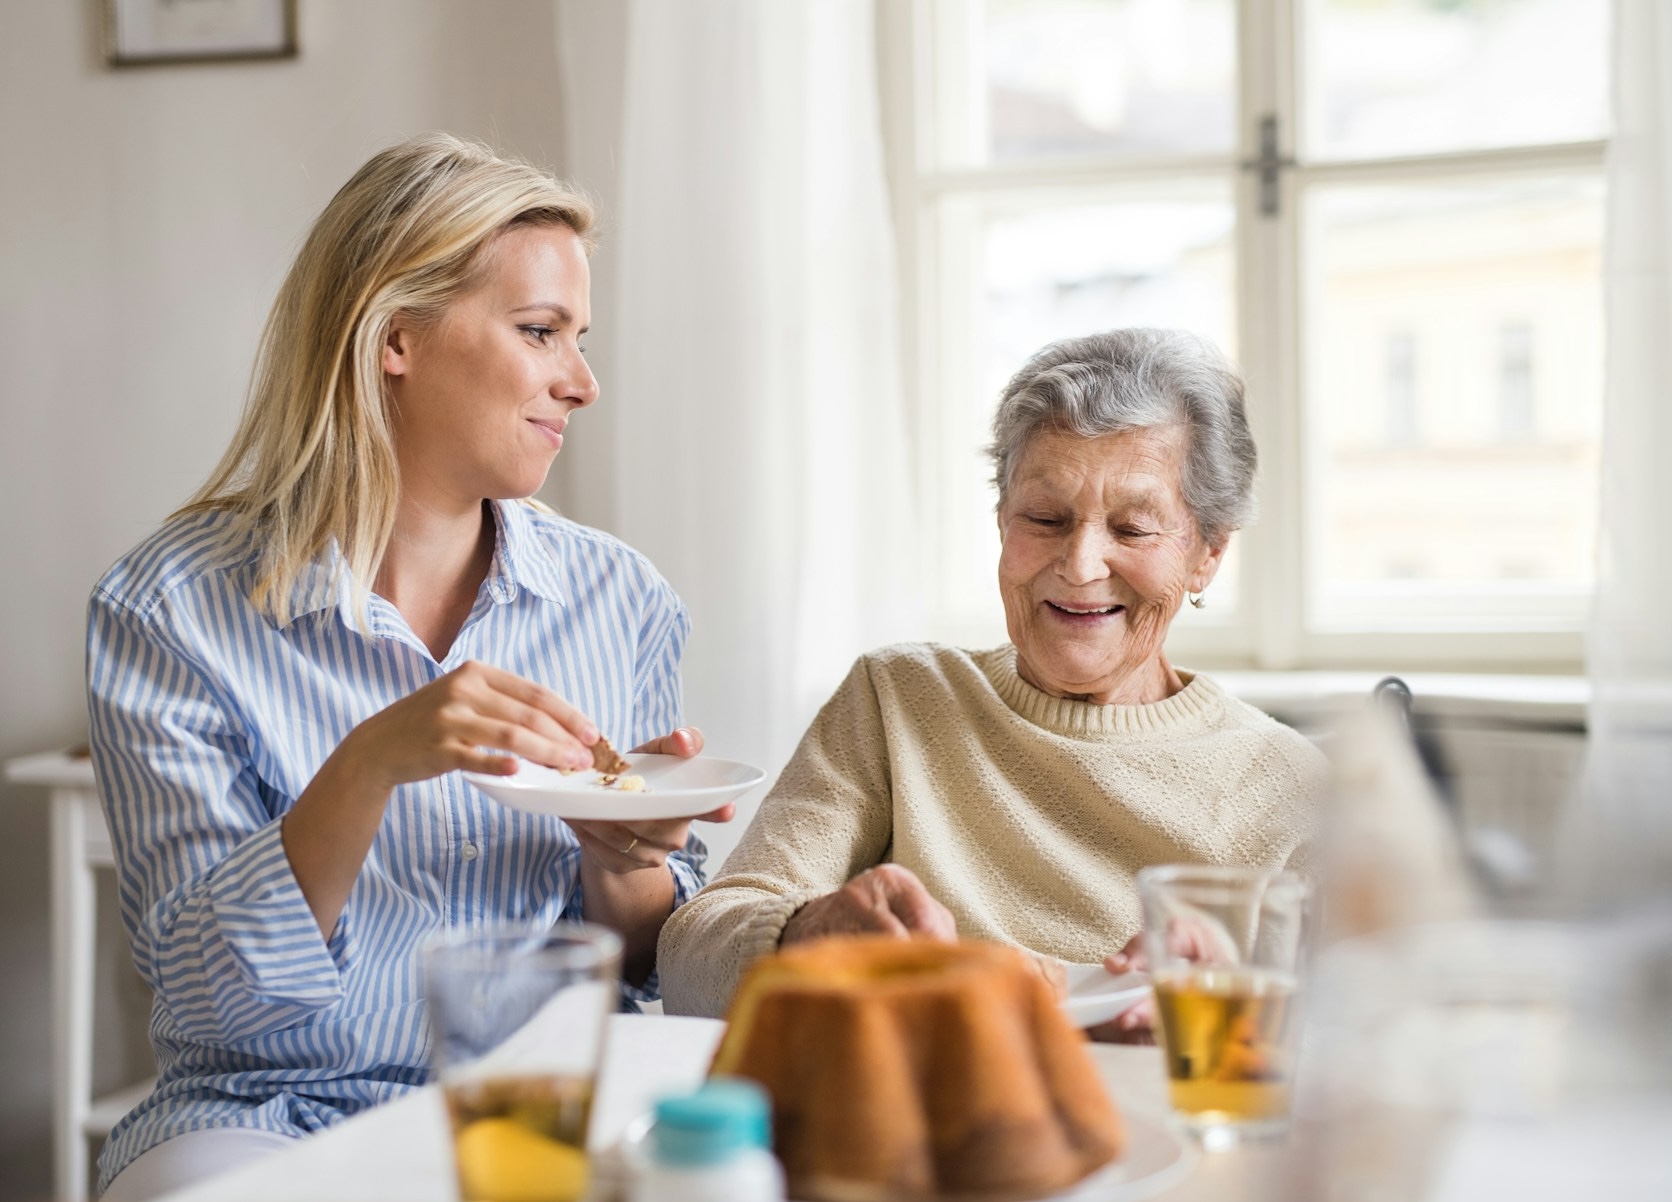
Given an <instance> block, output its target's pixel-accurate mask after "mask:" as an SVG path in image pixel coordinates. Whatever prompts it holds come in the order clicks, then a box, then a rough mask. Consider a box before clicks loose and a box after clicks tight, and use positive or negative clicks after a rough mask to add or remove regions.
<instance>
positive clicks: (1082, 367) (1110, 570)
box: [658, 330, 1323, 1014]
mask: <svg viewBox="0 0 1672 1202" xmlns="http://www.w3.org/2000/svg"><path fill="white" fill-rule="evenodd" d="M993 433H994V440H993V444H992V447H991V448H990V453H991V456H992V460H993V465H994V468H995V477H994V478H995V483H996V484H997V486H998V524H999V535H1000V539H1001V542H1002V546H1003V550H1002V553H1001V555H1000V557H999V572H998V577H999V592H1000V596H1001V598H1002V599H1003V602H1004V611H1005V618H1006V622H1007V625H1008V629H1009V634H1010V643H1009V644H1007V645H1005V646H1001V647H997V648H995V649H993V650H989V651H973V652H972V651H963V650H959V649H957V648H952V647H943V646H935V645H932V644H916V645H903V646H896V647H888V648H885V649H883V650H881V651H877V652H874V653H872V654H870V655H866V656H864V657H862V658H861V659H860V660H859V662H858V663H857V664H855V665H854V668H853V670H852V671H851V672H850V673H849V674H848V677H847V679H846V680H845V681H844V682H843V683H842V685H841V687H840V688H839V689H838V690H837V692H836V695H835V696H834V697H832V698H831V699H830V701H829V702H828V703H827V704H826V705H825V707H824V709H823V710H822V711H821V712H820V714H819V715H818V717H817V719H816V720H815V721H814V723H813V725H812V728H811V729H810V730H809V731H808V732H807V734H806V736H805V737H804V738H803V740H802V742H801V746H800V747H799V749H798V750H797V751H796V753H795V756H794V757H793V758H792V759H791V761H790V763H789V765H788V766H787V767H786V768H785V770H784V773H783V775H782V776H781V777H780V778H779V780H778V783H777V785H776V786H775V787H774V788H773V790H772V792H771V793H770V794H769V795H768V796H767V798H766V800H765V802H764V803H763V804H762V806H761V811H760V813H759V815H758V816H757V817H756V819H755V821H754V823H753V825H751V827H750V828H749V830H748V831H747V832H746V834H745V835H744V837H743V840H742V842H741V843H740V844H739V846H738V848H737V850H736V851H735V852H734V853H733V854H732V856H731V858H730V859H729V860H727V862H726V865H725V868H724V870H723V872H722V873H721V874H720V875H719V876H717V877H716V878H715V880H714V881H713V883H712V884H710V885H709V886H708V887H707V888H706V889H704V890H703V891H702V892H701V893H699V894H698V895H697V896H696V897H695V898H694V899H693V900H692V901H691V902H690V903H689V904H687V905H686V906H684V907H683V908H682V909H680V910H679V911H678V912H676V913H675V914H674V916H673V917H672V918H671V919H669V921H668V923H667V925H666V926H665V927H664V928H663V930H662V936H661V940H660V944H659V959H658V964H659V970H660V973H661V977H662V987H663V991H664V998H665V1003H666V1006H667V1008H668V1010H669V1011H671V1012H676V1013H688V1014H720V1013H722V1012H723V1011H724V1010H725V1008H726V1005H727V1003H728V1001H729V1000H730V998H731V995H732V992H733V989H734V988H735V985H736V982H737V980H738V976H739V974H740V973H741V972H742V970H743V969H744V968H745V967H746V966H747V965H748V964H749V963H750V961H752V960H753V959H754V958H755V957H757V956H759V955H761V954H762V953H764V952H769V951H772V950H773V949H775V948H777V947H778V946H780V945H782V944H787V943H793V942H795V941H797V940H802V939H808V938H812V937H815V936H819V935H827V934H833V933H838V932H859V931H881V932H892V933H895V934H900V935H906V934H911V933H925V934H928V935H932V936H938V937H943V938H950V937H953V936H954V935H957V936H963V937H974V938H981V939H994V940H1000V941H1003V942H1006V943H1011V944H1017V945H1020V946H1022V947H1025V948H1028V949H1030V950H1032V951H1033V952H1036V953H1038V954H1040V955H1042V956H1045V957H1049V958H1054V959H1057V960H1061V961H1067V962H1071V963H1099V962H1102V961H1104V960H1105V958H1106V957H1107V956H1109V953H1111V952H1115V951H1116V949H1121V948H1123V947H1126V946H1127V945H1128V943H1129V941H1130V940H1131V939H1133V937H1134V936H1135V935H1136V934H1137V932H1138V930H1139V926H1140V918H1139V908H1138V897H1137V889H1136V883H1135V882H1136V876H1137V873H1138V870H1139V869H1140V868H1143V867H1144V866H1145V865H1148V864H1159V863H1176V862H1187V863H1201V864H1238V865H1256V866H1261V867H1269V868H1278V867H1281V866H1283V865H1284V864H1285V863H1286V862H1287V861H1288V860H1289V858H1290V856H1291V855H1292V854H1293V853H1294V852H1295V850H1296V848H1297V847H1298V846H1299V845H1300V844H1301V842H1302V841H1303V840H1304V839H1305V838H1306V836H1307V833H1308V822H1307V802H1308V800H1309V798H1310V797H1311V796H1312V795H1313V794H1314V793H1315V792H1316V788H1317V786H1318V784H1319V782H1320V779H1321V774H1322V771H1323V759H1322V757H1321V756H1320V755H1319V754H1318V752H1317V751H1316V750H1314V749H1313V748H1312V746H1311V745H1310V744H1309V743H1307V742H1306V740H1304V739H1303V738H1301V737H1300V736H1299V735H1298V734H1296V733H1295V732H1294V731H1292V730H1290V729H1288V728H1287V727H1285V726H1283V725H1281V724H1279V723H1278V722H1276V721H1274V720H1273V719H1271V718H1269V717H1267V716H1266V715H1265V714H1262V713H1260V712H1259V711H1258V710H1255V709H1253V708H1251V707H1250V706H1248V705H1245V704H1243V703H1242V702H1240V701H1238V700H1236V699H1235V698H1234V697H1232V696H1230V695H1229V694H1228V693H1226V692H1225V690H1224V689H1222V688H1220V687H1219V686H1218V685H1216V684H1215V683H1214V682H1213V681H1212V680H1210V679H1208V678H1207V677H1205V676H1202V675H1199V674H1194V673H1190V672H1185V671H1180V670H1179V669H1177V668H1175V667H1174V666H1173V665H1172V663H1170V662H1169V661H1168V658H1167V656H1166V653H1165V652H1164V650H1163V644H1164V641H1165V639H1166V636H1167V630H1168V627H1169V625H1170V624H1171V622H1172V620H1173V616H1174V615H1175V614H1176V613H1177V612H1178V610H1179V606H1180V604H1181V603H1182V602H1183V601H1184V599H1185V597H1186V595H1187V594H1189V595H1191V599H1192V602H1193V603H1194V604H1198V605H1200V604H1201V600H1202V598H1201V595H1202V593H1203V592H1204V591H1205V590H1206V589H1207V587H1208V585H1209V584H1210V583H1211V581H1212V580H1213V577H1214V573H1215V572H1216V571H1217V570H1218V568H1219V565H1220V563H1221V561H1222V559H1223V556H1224V553H1225V547H1226V544H1227V541H1228V540H1229V538H1230V535H1231V532H1232V531H1233V530H1234V529H1236V528H1237V527H1238V526H1239V525H1240V524H1241V523H1242V522H1243V520H1244V519H1245V518H1246V517H1247V515H1248V513H1249V511H1250V508H1251V489H1252V484H1253V479H1254V463H1255V453H1254V443H1253V440H1252V438H1251V437H1250V435H1249V431H1248V423H1247V420H1246V418H1245V417H1244V414H1243V400H1242V385H1241V382H1240V380H1239V379H1238V378H1237V376H1236V375H1235V373H1234V372H1233V371H1232V370H1231V369H1230V367H1229V366H1228V365H1227V364H1226V363H1225V362H1224V361H1223V359H1222V358H1221V357H1220V356H1219V355H1218V353H1217V352H1215V351H1214V350H1213V349H1212V347H1211V346H1209V345H1208V344H1207V343H1205V342H1203V341H1201V340H1199V339H1197V338H1194V337H1192V336H1189V335H1186V334H1182V333H1177V332H1172V331H1164V330H1116V331H1112V332H1109V333H1104V334H1096V335H1092V336H1089V337H1084V338H1073V339H1068V340H1065V341H1062V342H1059V343H1055V344H1053V345H1051V346H1049V347H1046V348H1045V349H1044V350H1043V351H1041V352H1040V353H1039V354H1037V355H1035V356H1034V357H1033V359H1031V360H1030V361H1029V362H1028V363H1027V365H1026V366H1024V367H1023V368H1022V370H1021V371H1020V372H1018V373H1017V374H1016V376H1015V378H1014V379H1012V380H1011V381H1010V384H1009V385H1008V386H1007V387H1006V389H1005V391H1004V394H1003V396H1002V397H1001V399H1000V401H999V406H998V412H997V415H996V416H995V418H994V422H993ZM1122 963H1123V960H1122V959H1121V957H1120V956H1117V957H1115V958H1114V964H1113V965H1112V966H1113V967H1120V966H1121V965H1122Z"/></svg>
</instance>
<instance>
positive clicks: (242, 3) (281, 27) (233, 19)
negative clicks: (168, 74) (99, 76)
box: [101, 0, 297, 67]
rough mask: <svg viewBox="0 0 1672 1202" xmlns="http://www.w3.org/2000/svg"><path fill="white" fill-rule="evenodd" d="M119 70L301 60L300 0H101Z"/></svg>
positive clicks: (109, 57)
mask: <svg viewBox="0 0 1672 1202" xmlns="http://www.w3.org/2000/svg"><path fill="white" fill-rule="evenodd" d="M101 3H102V6H103V10H104V47H105V60H106V61H107V62H108V63H109V64H110V65H111V66H113V67H148V66H159V65H163V64H168V63H206V62H227V61H231V60H238V59H264V58H265V59H275V58H295V57H296V54H297V45H296V0H101Z"/></svg>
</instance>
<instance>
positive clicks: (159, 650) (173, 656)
mask: <svg viewBox="0 0 1672 1202" xmlns="http://www.w3.org/2000/svg"><path fill="white" fill-rule="evenodd" d="M87 664H88V707H89V718H90V736H91V737H90V742H91V746H92V752H93V765H94V772H95V774H96V776H97V778H98V782H99V792H100V797H101V800H102V802H103V805H104V810H105V816H106V819H107V821H108V822H109V825H110V832H111V842H112V847H113V849H114V852H115V858H116V867H117V875H118V890H119V895H120V901H121V909H122V919H123V923H124V924H125V926H126V927H127V930H128V934H129V937H130V939H131V940H132V944H133V949H134V961H135V964H136V966H137V967H138V969H139V971H140V974H141V975H142V976H143V977H144V978H145V980H146V981H147V982H148V983H149V984H150V986H151V988H152V989H153V990H154V991H155V993H156V994H157V996H158V998H159V999H160V1000H161V1002H162V1004H163V1005H164V1006H165V1007H166V1008H167V1010H168V1012H169V1014H170V1015H171V1017H172V1018H173V1019H174V1021H175V1023H176V1024H177V1025H178V1027H179V1029H180V1032H181V1034H182V1035H184V1036H185V1037H186V1038H188V1039H192V1040H194V1041H197V1042H201V1043H208V1044H227V1043H231V1042H234V1041H239V1040H244V1039H248V1038H251V1037H255V1036H260V1035H265V1034H269V1033H271V1032H274V1031H279V1030H283V1029H286V1028H288V1027H293V1026H297V1025H300V1024H301V1023H303V1022H306V1021H307V1020H308V1019H310V1018H311V1017H312V1016H314V1015H315V1014H317V1013H318V1012H319V1011H320V1010H322V1009H324V1008H326V1007H329V1006H331V1005H333V1004H335V1003H336V1002H337V1001H338V1000H339V999H340V998H341V997H342V992H343V984H342V975H343V972H344V971H345V969H346V968H347V966H348V963H349V958H350V954H351V942H352V941H351V938H350V930H351V924H352V915H351V914H349V913H348V912H346V911H345V913H344V916H343V918H342V919H341V920H340V921H339V922H338V924H337V927H336V929H335V931H334V932H333V933H332V937H331V938H330V940H329V941H327V940H326V939H324V938H322V937H321V935H320V931H319V927H318V924H317V923H316V921H315V919H314V916H313V912H312V911H311V910H310V909H309V908H308V904H307V900H306V899H305V898H304V897H303V895H302V890H301V887H300V886H299V885H298V884H297V881H296V877H295V874H294V873H293V872H292V871H291V867H290V862H289V859H288V858H287V857H286V855H285V850H284V843H283V837H282V833H283V832H282V827H283V817H282V812H276V811H278V810H279V809H280V806H279V803H277V802H276V801H275V802H269V800H268V799H266V798H265V797H264V794H263V790H262V789H261V788H260V786H259V784H258V780H257V775H256V772H255V769H254V767H253V765H252V763H251V758H250V752H249V749H248V747H247V746H246V745H245V739H244V737H243V735H242V734H241V732H240V731H239V730H238V728H237V725H236V723H235V722H234V721H233V720H232V718H231V716H230V715H229V713H228V706H227V703H225V702H224V701H223V700H222V699H221V698H219V697H218V696H217V695H216V692H215V690H214V689H213V687H212V686H211V685H210V683H209V681H208V680H207V679H206V677H205V674H204V673H203V671H202V670H201V668H200V666H199V664H198V663H197V662H195V660H194V657H193V655H192V654H191V652H190V650H189V648H188V647H187V646H186V645H185V643H184V641H183V640H182V639H181V637H180V636H179V634H178V633H177V632H175V631H172V630H170V629H168V628H167V627H166V624H165V623H163V622H161V621H159V620H156V619H155V618H152V619H147V618H143V617H141V616H140V615H138V614H136V613H134V612H133V611H131V610H130V609H128V608H127V607H125V606H124V605H123V604H121V603H120V602H118V601H116V600H114V599H112V598H109V597H105V596H102V595H100V594H98V593H95V595H94V597H93V601H92V604H91V606H90V610H89V618H88V650H87ZM284 808H288V807H284Z"/></svg>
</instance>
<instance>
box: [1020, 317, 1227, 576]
mask: <svg viewBox="0 0 1672 1202" xmlns="http://www.w3.org/2000/svg"><path fill="white" fill-rule="evenodd" d="M1162 426H1181V427H1183V428H1184V429H1185V430H1186V431H1188V433H1189V444H1188V446H1187V447H1186V450H1185V462H1184V478H1183V479H1182V480H1181V481H1180V491H1181V492H1182V493H1183V495H1184V503H1185V505H1186V506H1187V507H1188V508H1189V510H1190V513H1191V516H1192V517H1194V518H1195V519H1196V528H1197V529H1198V530H1199V531H1200V532H1201V534H1202V537H1203V538H1205V539H1206V540H1207V541H1208V542H1209V543H1211V544H1218V543H1220V542H1221V541H1223V540H1224V539H1225V538H1226V537H1227V536H1228V535H1229V534H1230V533H1231V531H1233V530H1236V529H1238V528H1239V527H1241V526H1243V525H1244V524H1246V523H1247V522H1248V521H1249V520H1250V519H1251V518H1252V517H1253V515H1254V467H1255V460H1256V456H1255V451H1254V437H1253V435H1251V434H1250V433H1249V432H1248V418H1247V416H1246V415H1245V414H1244V412H1243V400H1242V379H1241V377H1239V376H1238V375H1237V373H1236V371H1235V370H1234V369H1233V368H1232V367H1231V365H1230V364H1229V363H1228V362H1226V360H1225V357H1224V356H1223V355H1221V354H1220V353H1219V351H1218V350H1217V349H1216V348H1215V347H1214V345H1213V344H1212V343H1211V342H1209V341H1208V340H1207V339H1205V338H1199V337H1197V336H1196V335H1194V334H1188V333H1186V332H1184V331H1183V330H1108V331H1106V332H1104V333H1101V334H1087V335H1085V336H1084V337H1082V338H1064V339H1062V340H1061V341H1060V342H1053V343H1051V344H1050V345H1049V346H1047V347H1046V348H1045V349H1044V350H1041V351H1039V352H1038V353H1037V354H1035V355H1034V356H1033V358H1031V359H1029V360H1028V361H1027V362H1026V363H1025V364H1023V365H1022V369H1021V370H1020V371H1018V372H1017V373H1016V374H1015V375H1014V376H1012V377H1011V378H1010V383H1008V384H1006V385H1005V388H1004V392H1003V393H1002V394H1001V395H1000V397H999V405H998V411H997V412H996V413H995V414H994V415H993V442H992V445H991V446H989V447H988V448H987V454H988V455H989V456H990V457H991V458H992V461H993V483H994V484H996V485H997V486H998V490H999V504H1000V505H1001V506H1002V505H1003V504H1004V500H1005V497H1006V496H1007V495H1008V494H1009V491H1010V482H1011V478H1012V477H1013V475H1014V474H1015V471H1016V465H1017V464H1018V463H1019V462H1020V461H1021V458H1022V452H1023V451H1024V450H1025V449H1026V448H1027V445H1028V443H1029V442H1030V441H1032V439H1033V438H1034V436H1035V435H1037V434H1040V433H1042V432H1045V431H1049V430H1060V431H1063V432H1066V433H1070V434H1078V435H1080V436H1081V437H1082V438H1096V437H1097V436H1098V435H1101V434H1114V433H1117V432H1119V431H1122V430H1145V429H1152V428H1157V427H1162Z"/></svg>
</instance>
